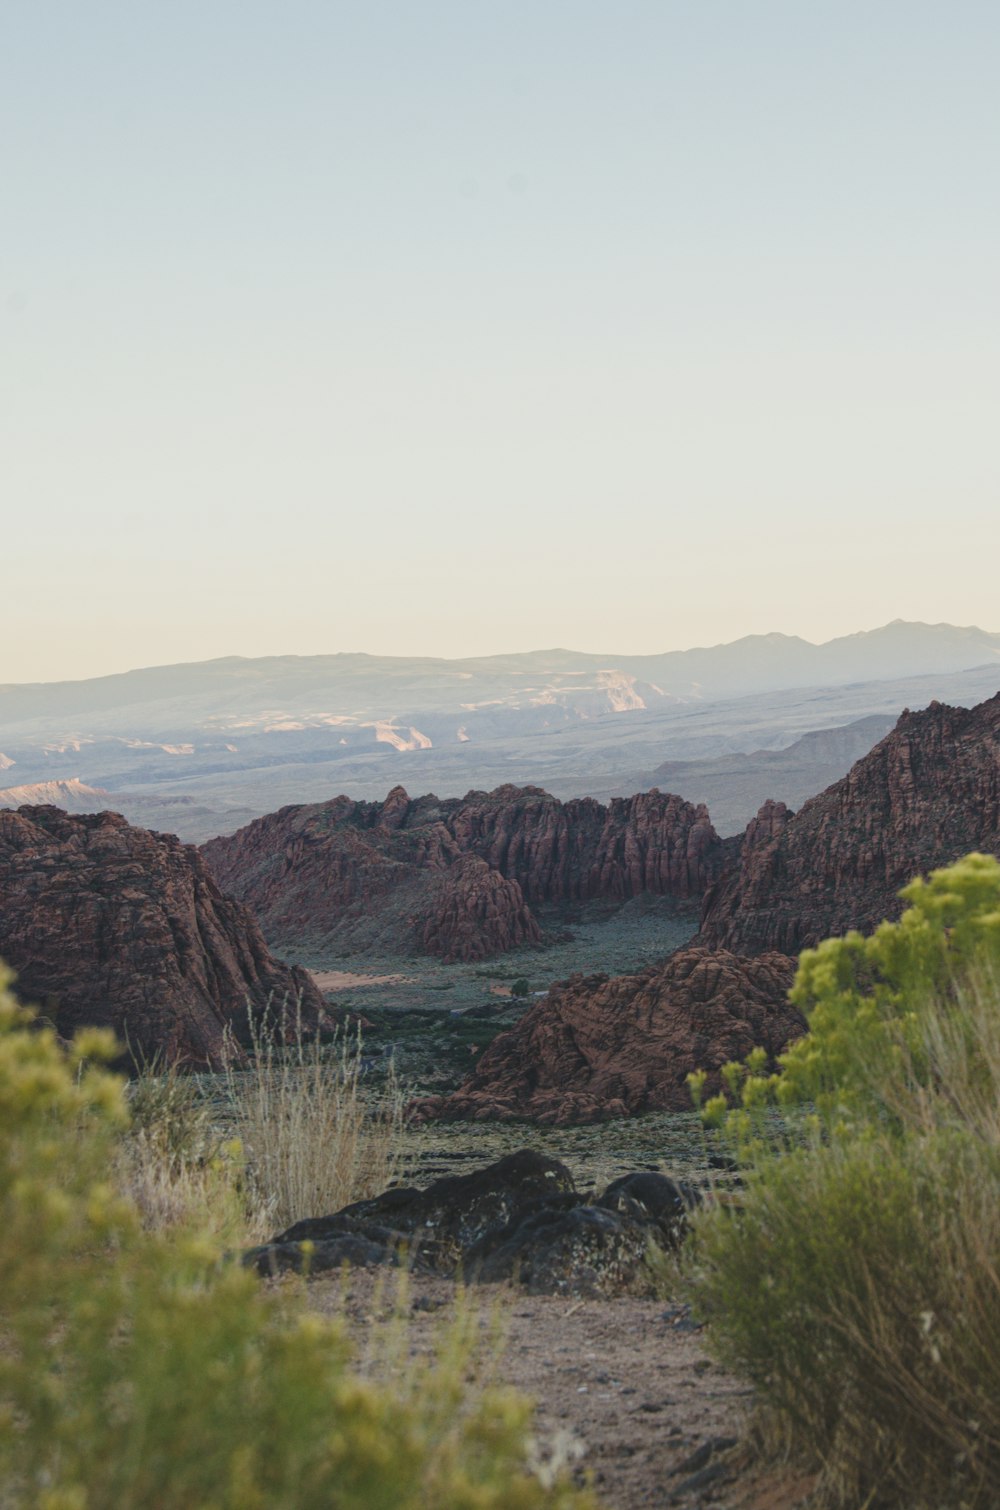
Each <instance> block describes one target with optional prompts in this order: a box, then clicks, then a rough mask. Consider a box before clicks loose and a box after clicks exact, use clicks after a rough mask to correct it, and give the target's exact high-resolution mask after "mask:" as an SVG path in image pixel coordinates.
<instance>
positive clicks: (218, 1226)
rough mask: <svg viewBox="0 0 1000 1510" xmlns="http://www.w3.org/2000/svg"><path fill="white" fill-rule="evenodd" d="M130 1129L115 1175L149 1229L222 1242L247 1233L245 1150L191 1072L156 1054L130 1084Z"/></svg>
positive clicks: (118, 1154)
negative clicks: (195, 1232)
mask: <svg viewBox="0 0 1000 1510" xmlns="http://www.w3.org/2000/svg"><path fill="white" fill-rule="evenodd" d="M125 1104H126V1107H127V1109H128V1113H129V1123H128V1127H127V1129H126V1130H125V1132H124V1133H123V1134H122V1136H121V1137H120V1138H119V1139H118V1141H117V1143H116V1145H115V1150H114V1169H113V1173H114V1179H115V1184H116V1185H117V1187H118V1189H119V1190H121V1192H122V1193H123V1194H124V1195H126V1196H127V1197H128V1198H129V1199H130V1200H131V1201H132V1202H133V1203H134V1205H135V1207H136V1209H137V1211H138V1213H139V1217H140V1219H141V1222H142V1225H143V1227H144V1228H145V1230H146V1231H147V1232H167V1231H170V1230H171V1229H179V1228H182V1227H192V1226H193V1227H196V1228H198V1229H199V1230H200V1231H202V1232H203V1233H205V1234H207V1235H209V1236H211V1237H214V1238H216V1239H218V1240H219V1241H220V1242H222V1243H224V1244H227V1245H229V1244H236V1245H238V1244H239V1243H241V1242H242V1241H243V1240H244V1237H245V1214H244V1210H243V1190H242V1185H243V1181H242V1155H241V1152H240V1149H239V1147H238V1146H237V1145H235V1144H234V1143H233V1142H232V1141H231V1139H228V1138H227V1136H226V1134H225V1132H224V1130H223V1129H221V1128H220V1127H219V1126H218V1124H217V1123H216V1121H215V1118H214V1117H213V1114H212V1109H211V1107H210V1105H209V1104H208V1102H207V1101H206V1100H205V1098H204V1096H203V1094H202V1091H201V1089H200V1087H199V1085H198V1083H197V1081H195V1080H194V1079H193V1078H192V1077H191V1076H189V1075H185V1074H184V1073H182V1072H181V1071H180V1070H179V1069H178V1068H177V1066H176V1065H165V1064H164V1063H163V1062H162V1061H161V1060H160V1059H159V1058H154V1059H152V1060H149V1061H146V1062H143V1063H142V1065H141V1068H140V1072H139V1074H138V1076H137V1077H136V1078H135V1079H134V1080H132V1081H130V1082H129V1084H128V1086H127V1087H126V1090H125Z"/></svg>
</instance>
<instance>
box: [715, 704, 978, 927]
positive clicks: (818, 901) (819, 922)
mask: <svg viewBox="0 0 1000 1510" xmlns="http://www.w3.org/2000/svg"><path fill="white" fill-rule="evenodd" d="M970 850H982V851H985V852H986V853H988V854H996V855H1000V693H998V694H997V695H996V696H995V697H992V698H990V699H989V700H988V701H987V702H984V703H981V704H979V705H978V706H977V707H975V708H971V709H966V708H950V707H947V706H945V705H944V704H941V703H932V704H931V706H930V707H929V708H926V709H924V710H923V711H922V712H920V713H911V712H905V713H904V714H903V715H902V717H901V718H900V719H899V722H898V723H897V724H896V726H895V728H894V729H893V730H892V732H891V733H890V734H889V735H887V737H886V738H885V739H883V740H882V741H881V742H880V743H879V744H878V745H876V746H875V748H874V749H873V750H872V751H871V752H870V753H869V754H868V755H866V756H865V757H864V758H863V759H862V760H859V761H858V762H857V763H856V764H855V765H854V766H852V767H851V770H850V771H849V773H848V774H847V775H846V776H845V777H843V778H842V779H841V780H840V781H837V782H834V784H833V785H832V786H830V787H828V788H827V789H826V791H824V792H821V793H820V794H819V796H817V797H813V798H812V799H811V800H810V801H809V802H807V803H805V805H804V806H803V807H802V808H801V809H800V810H799V812H798V813H795V814H794V815H793V814H789V813H788V812H787V811H786V810H785V809H783V808H782V807H780V806H775V805H773V804H771V805H768V806H767V807H766V808H765V809H764V810H763V811H762V813H761V815H760V817H759V820H758V821H755V822H754V823H753V824H751V825H750V827H749V828H748V830H747V833H746V835H745V837H744V841H743V847H742V853H741V857H740V862H739V864H738V865H737V866H736V867H734V868H733V869H732V870H731V871H729V872H728V873H727V874H726V875H725V876H724V877H723V878H722V880H721V881H720V882H719V883H718V885H717V886H715V887H714V888H713V890H712V891H711V892H710V894H709V896H708V898H707V899H706V903H705V910H704V913H703V915H702V925H701V934H700V940H701V942H702V943H705V944H707V945H709V946H710V947H713V948H722V949H731V950H733V951H734V952H735V953H737V954H759V953H762V952H764V951H765V950H771V949H778V950H781V951H783V952H784V953H786V954H794V953H797V952H798V951H799V950H800V949H802V948H804V947H805V946H807V945H811V944H816V943H818V942H819V941H820V940H821V939H823V938H827V937H829V936H833V935H837V934H842V933H845V932H846V931H847V930H848V929H850V928H857V929H860V930H862V931H863V932H868V931H870V930H871V929H872V928H874V927H875V926H876V925H877V924H878V923H880V922H881V921H882V919H883V918H895V917H898V915H899V913H900V911H901V909H902V903H901V902H900V901H899V898H898V895H897V893H898V891H899V888H900V887H901V886H903V885H904V884H905V883H906V882H907V881H909V880H910V879H911V878H912V877H913V876H915V875H918V874H920V873H924V872H926V871H928V870H930V869H933V868H936V867H939V866H942V865H947V864H949V863H950V862H951V861H953V860H956V859H958V858H959V857H960V856H961V855H963V854H966V853H968V852H969V851H970Z"/></svg>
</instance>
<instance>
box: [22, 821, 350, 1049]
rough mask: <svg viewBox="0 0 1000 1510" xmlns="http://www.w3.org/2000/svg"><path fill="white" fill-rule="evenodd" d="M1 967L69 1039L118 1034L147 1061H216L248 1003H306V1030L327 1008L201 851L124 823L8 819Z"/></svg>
mask: <svg viewBox="0 0 1000 1510" xmlns="http://www.w3.org/2000/svg"><path fill="white" fill-rule="evenodd" d="M0 957H2V958H3V959H5V960H6V961H7V963H8V964H9V965H11V966H12V967H13V969H14V970H16V971H17V975H18V979H17V982H16V990H17V994H18V995H19V996H20V997H21V999H22V1000H23V1001H26V1002H30V1003H32V1004H33V1005H36V1006H38V1007H40V1008H41V1009H42V1011H43V1012H44V1013H45V1014H46V1015H47V1016H48V1017H49V1018H50V1019H51V1020H52V1021H53V1023H54V1024H55V1026H56V1028H57V1029H58V1031H59V1032H60V1033H62V1034H63V1035H65V1036H69V1035H70V1034H72V1033H73V1031H74V1030H75V1029H76V1028H78V1027H83V1026H99V1027H111V1028H113V1029H114V1030H115V1032H116V1034H117V1035H118V1037H119V1038H120V1039H121V1040H122V1041H123V1042H124V1041H126V1038H127V1041H128V1043H129V1044H130V1045H131V1047H132V1050H133V1052H134V1053H135V1054H136V1055H137V1056H138V1057H140V1058H142V1057H145V1058H150V1057H152V1056H153V1055H154V1054H157V1053H160V1054H162V1055H163V1056H164V1057H165V1058H166V1059H167V1060H169V1061H170V1062H173V1063H184V1064H189V1065H198V1066H200V1065H215V1064H217V1063H218V1062H219V1058H220V1053H221V1049H222V1038H223V1030H224V1028H225V1025H226V1024H227V1023H231V1024H232V1026H233V1030H234V1032H235V1033H236V1034H237V1036H241V1035H242V1034H243V1033H244V1032H245V1031H246V1028H247V1003H248V1002H249V1003H250V1005H251V1007H252V1008H253V1009H255V1010H256V1012H258V1013H260V1012H262V1011H263V1010H264V1009H265V1008H266V1007H267V1005H268V1002H269V1000H271V1001H272V1004H278V1005H280V1003H281V1002H282V1001H283V1000H284V999H285V998H294V997H295V996H301V998H302V1005H303V1012H304V1015H305V1020H306V1021H307V1022H309V1021H315V1020H316V1018H317V1014H319V1013H321V1012H322V1011H323V999H322V997H321V995H320V993H319V991H318V990H317V988H316V986H315V984H314V982H313V980H312V978H311V977H310V976H309V975H307V974H306V972H305V971H304V970H299V969H291V968H289V967H288V966H287V965H284V964H282V963H281V961H279V960H276V959H275V958H274V957H273V956H272V955H271V954H270V953H269V952H268V949H267V946H266V945H265V943H264V940H263V938H262V936H261V933H260V929H259V928H258V927H257V924H256V923H255V922H254V920H253V918H252V917H251V916H250V914H249V913H248V912H247V910H246V908H245V907H244V906H242V904H241V903H239V902H234V901H232V900H231V899H230V898H228V897H225V896H223V895H222V893H221V892H220V890H219V888H218V886H217V885H216V883H215V881H214V880H213V879H212V877H211V875H210V874H209V872H208V869H207V867H206V865H205V863H204V861H203V860H202V859H201V856H200V855H199V854H198V851H197V850H196V849H194V848H193V847H192V846H190V845H186V844H182V843H181V842H180V840H179V839H176V838H174V837H173V836H172V835H169V834H154V833H150V832H148V831H147V830H146V829H141V828H133V827H132V826H131V825H130V824H128V823H126V821H125V819H124V818H120V817H119V816H118V815H117V814H116V813H96V814H91V815H86V816H80V817H69V816H68V815H67V814H66V813H64V812H62V811H60V809H59V808H54V807H22V808H20V809H18V811H16V812H5V811H0Z"/></svg>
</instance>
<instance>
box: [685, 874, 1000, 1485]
mask: <svg viewBox="0 0 1000 1510" xmlns="http://www.w3.org/2000/svg"><path fill="white" fill-rule="evenodd" d="M902 895H903V896H904V898H905V899H906V901H907V902H908V904H909V906H908V908H907V910H906V911H905V912H904V914H903V916H902V917H901V919H900V921H899V922H897V923H884V924H882V925H881V926H880V927H879V928H878V929H877V930H876V931H875V933H874V934H873V935H872V936H871V937H870V938H863V937H861V935H859V934H857V933H852V934H849V935H848V936H847V937H846V938H843V939H834V940H828V941H827V942H825V943H823V944H821V945H820V946H819V948H817V949H813V950H807V951H805V953H804V954H803V955H802V958H801V961H800V965H799V971H798V975H797V978H796V981H795V985H794V987H793V991H792V998H793V1000H794V1001H795V1002H796V1003H797V1004H798V1005H800V1006H801V1007H802V1008H803V1010H804V1011H805V1013H806V1015H807V1018H808V1023H809V1031H808V1033H807V1034H806V1035H805V1036H804V1037H803V1038H801V1039H800V1040H798V1042H796V1043H795V1044H793V1045H792V1046H791V1048H790V1049H789V1050H788V1051H787V1052H786V1053H785V1055H784V1056H783V1057H782V1059H781V1067H780V1071H779V1073H777V1074H768V1072H767V1069H766V1065H765V1062H764V1057H763V1056H762V1055H760V1054H756V1055H751V1056H750V1058H749V1059H748V1061H747V1062H746V1064H743V1065H730V1066H727V1069H726V1072H725V1079H726V1082H727V1084H728V1088H729V1094H728V1095H724V1096H721V1097H718V1098H714V1099H713V1100H712V1101H710V1102H709V1103H708V1104H707V1105H706V1107H705V1115H706V1120H707V1121H709V1122H710V1123H714V1124H716V1125H721V1126H722V1128H723V1129H724V1135H725V1136H727V1137H728V1138H729V1139H730V1140H731V1142H732V1144H733V1146H734V1147H735V1149H736V1151H737V1152H738V1154H739V1157H740V1158H741V1159H742V1161H743V1162H744V1164H745V1165H746V1190H745V1197H744V1199H743V1200H742V1201H741V1202H740V1205H739V1207H738V1208H737V1209H735V1210H734V1209H732V1208H725V1207H721V1206H720V1207H717V1208H715V1209H709V1210H707V1211H706V1212H705V1213H703V1214H702V1215H701V1216H700V1217H699V1218H698V1219H697V1221H696V1223H695V1239H694V1243H693V1245H692V1248H691V1252H690V1256H689V1262H688V1282H689V1285H690V1287H691V1291H692V1295H693V1298H694V1300H695V1303H696V1305H697V1307H698V1308H699V1310H700V1312H701V1314H702V1315H703V1316H705V1317H706V1318H707V1319H708V1320H709V1321H710V1322H711V1324H712V1325H711V1336H712V1338H713V1340H714V1345H715V1346H716V1348H717V1350H718V1352H719V1354H720V1355H721V1357H722V1358H723V1359H724V1360H725V1361H726V1362H727V1363H729V1364H730V1365H731V1366H733V1367H735V1368H737V1369H738V1370H740V1371H742V1372H743V1373H744V1374H745V1375H747V1376H748V1377H749V1378H750V1379H751V1380H752V1381H753V1382H754V1384H755V1385H756V1387H757V1392H758V1398H759V1399H760V1400H761V1401H762V1402H763V1406H764V1414H763V1417H762V1419H763V1421H764V1424H765V1427H766V1431H767V1434H768V1436H769V1438H770V1441H771V1444H772V1446H774V1445H778V1444H780V1445H781V1446H782V1447H783V1448H786V1449H788V1448H790V1449H791V1450H792V1451H793V1452H794V1453H795V1454H797V1455H798V1457H800V1458H801V1459H805V1460H806V1461H807V1462H808V1463H809V1464H810V1466H811V1467H813V1468H814V1469H816V1470H817V1471H818V1473H819V1483H820V1492H821V1496H822V1497H823V1498H825V1500H826V1501H827V1502H828V1503H831V1504H836V1505H838V1506H843V1507H852V1510H853V1507H855V1506H858V1505H862V1504H863V1505H866V1506H878V1505H885V1506H896V1507H903V1506H905V1507H907V1510H918V1507H926V1510H931V1507H933V1510H943V1507H946V1506H954V1507H956V1510H957V1507H962V1510H972V1507H983V1510H986V1507H995V1506H996V1505H997V1504H998V1503H1000V864H998V863H997V861H996V860H995V859H992V858H990V857H988V856H985V855H969V856H967V857H966V858H965V859H964V860H961V861H959V862H958V863H957V864H955V865H952V866H950V867H948V868H947V869H943V870H939V871H936V872H934V873H933V874H932V875H931V876H930V877H929V878H928V879H927V880H917V881H914V882H913V883H912V884H911V885H909V886H908V887H907V888H906V889H905V890H904V892H903V893H902ZM693 1089H694V1090H695V1093H696V1096H697V1094H698V1092H699V1091H700V1082H699V1080H698V1079H697V1077H696V1079H695V1084H694V1087H693Z"/></svg>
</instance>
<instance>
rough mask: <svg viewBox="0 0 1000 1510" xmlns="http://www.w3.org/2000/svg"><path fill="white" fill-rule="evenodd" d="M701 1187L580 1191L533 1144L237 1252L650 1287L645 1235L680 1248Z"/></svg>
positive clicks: (301, 1262)
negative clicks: (467, 1171)
mask: <svg viewBox="0 0 1000 1510" xmlns="http://www.w3.org/2000/svg"><path fill="white" fill-rule="evenodd" d="M697 1200H698V1196H697V1193H696V1192H695V1191H693V1190H692V1189H690V1188H689V1187H687V1186H683V1185H679V1184H676V1183H675V1182H674V1181H673V1180H670V1179H668V1178H667V1177H666V1176H665V1175H661V1174H653V1173H640V1174H632V1175H626V1176H624V1177H623V1178H622V1179H619V1180H615V1181H614V1182H613V1183H612V1184H611V1185H609V1186H608V1187H607V1189H606V1190H605V1191H603V1192H602V1193H601V1194H599V1195H595V1194H593V1193H581V1192H579V1191H577V1190H576V1187H575V1185H574V1182H573V1177H572V1175H571V1174H570V1172H569V1170H568V1169H567V1168H566V1166H565V1165H564V1164H560V1163H559V1162H558V1160H556V1159H549V1158H545V1157H544V1156H542V1155H541V1154H538V1153H535V1152H533V1151H532V1150H530V1149H522V1150H521V1151H520V1152H518V1153H515V1154H510V1155H508V1156H507V1157H506V1158H503V1159H500V1160H498V1161H497V1162H496V1163H495V1164H490V1165H489V1166H488V1167H487V1168H485V1169H481V1170H476V1171H474V1172H473V1173H471V1174H467V1175H458V1176H452V1177H449V1178H447V1179H443V1180H436V1181H434V1183H433V1184H432V1185H430V1186H428V1187H427V1189H426V1190H415V1189H409V1188H401V1189H395V1190H388V1191H386V1192H385V1194H384V1195H380V1196H377V1197H376V1198H375V1199H374V1200H370V1201H358V1202H356V1203H355V1204H354V1205H352V1206H347V1207H345V1208H344V1210H343V1211H338V1212H336V1213H335V1214H334V1215H332V1216H326V1217H314V1218H311V1219H309V1220H306V1221H302V1222H297V1223H296V1224H295V1225H294V1226H293V1227H290V1228H288V1230H287V1231H286V1232H282V1233H280V1234H279V1235H278V1236H277V1237H275V1238H274V1239H273V1240H272V1241H271V1242H270V1243H267V1244H265V1245H264V1246H262V1247H259V1248H254V1249H251V1250H250V1251H249V1252H248V1253H246V1254H245V1255H244V1257H243V1261H244V1263H245V1264H247V1265H248V1266H250V1267H253V1268H256V1269H257V1270H258V1272H259V1273H261V1274H263V1275H272V1274H278V1273H281V1272H283V1271H285V1270H288V1269H292V1270H295V1271H297V1272H308V1273H310V1274H318V1273H322V1272H325V1271H327V1270H330V1269H337V1268H340V1267H341V1265H342V1264H345V1263H347V1264H356V1265H361V1264H365V1265H367V1264H381V1263H386V1264H389V1263H399V1262H406V1263H408V1264H410V1265H411V1266H413V1267H414V1268H416V1269H418V1270H421V1271H424V1272H430V1273H438V1274H446V1275H451V1276H454V1277H461V1278H464V1279H465V1280H467V1281H469V1282H472V1283H483V1284H487V1283H495V1282H498V1281H504V1280H509V1281H513V1282H515V1283H517V1284H520V1285H521V1286H522V1287H523V1288H524V1289H526V1290H527V1291H528V1292H529V1293H531V1294H535V1295H581V1296H612V1295H646V1294H650V1293H652V1292H653V1290H654V1288H655V1277H654V1273H653V1269H652V1268H651V1244H652V1245H655V1247H657V1248H659V1249H661V1250H664V1249H669V1248H672V1247H675V1246H676V1245H677V1243H678V1242H679V1241H680V1239H681V1237H682V1236H683V1233H684V1231H685V1227H686V1214H687V1212H688V1211H689V1210H690V1208H691V1207H692V1206H693V1205H694V1204H695V1203H696V1201H697Z"/></svg>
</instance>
